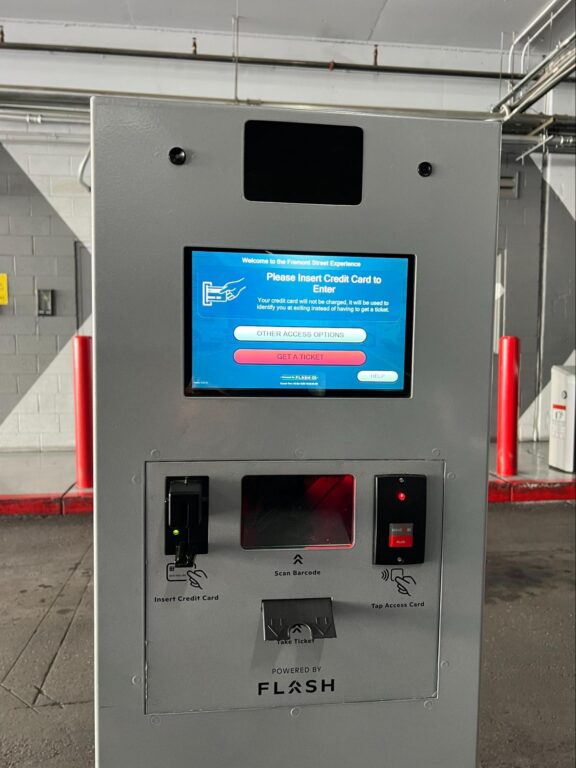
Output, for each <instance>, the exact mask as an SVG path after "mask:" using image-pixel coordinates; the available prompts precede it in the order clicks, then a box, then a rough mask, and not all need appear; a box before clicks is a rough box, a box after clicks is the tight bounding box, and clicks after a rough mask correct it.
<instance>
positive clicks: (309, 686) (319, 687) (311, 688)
mask: <svg viewBox="0 0 576 768" xmlns="http://www.w3.org/2000/svg"><path fill="white" fill-rule="evenodd" d="M335 690H336V681H335V680H334V678H331V679H330V680H327V679H325V678H323V679H322V680H303V681H300V680H292V681H291V682H290V683H289V684H288V686H287V687H285V686H283V685H281V684H280V683H279V682H278V681H274V682H273V683H270V682H267V681H265V682H263V683H258V696H262V695H263V694H265V693H270V694H271V695H272V696H285V695H287V694H291V693H328V692H330V693H334V691H335Z"/></svg>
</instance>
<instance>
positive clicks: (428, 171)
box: [418, 162, 432, 178]
mask: <svg viewBox="0 0 576 768" xmlns="http://www.w3.org/2000/svg"><path fill="white" fill-rule="evenodd" d="M418 173H419V174H420V176H423V177H424V178H427V177H428V176H432V163H428V162H423V163H420V165H419V166H418Z"/></svg>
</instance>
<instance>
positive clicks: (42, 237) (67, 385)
mask: <svg viewBox="0 0 576 768" xmlns="http://www.w3.org/2000/svg"><path fill="white" fill-rule="evenodd" d="M57 128H58V133H55V134H53V135H52V136H51V135H45V136H40V135H39V133H40V131H39V129H37V128H35V127H34V126H25V130H23V129H22V128H21V127H20V128H18V127H17V126H15V125H14V124H13V123H11V124H9V125H6V124H2V123H1V122H0V192H1V193H2V194H0V272H4V273H7V274H8V290H9V304H8V306H2V307H0V451H2V450H38V449H40V450H54V449H63V448H73V447H74V421H73V400H72V359H71V344H70V339H71V337H72V335H73V334H74V333H75V332H76V329H77V317H76V285H75V259H74V249H75V242H82V243H84V244H87V245H90V237H91V221H90V195H89V194H88V192H87V190H86V189H84V187H82V186H81V185H80V184H79V183H78V181H77V179H76V173H77V168H78V164H79V162H80V160H81V159H82V156H83V155H84V154H85V152H86V150H87V148H88V145H89V131H88V127H87V126H79V127H76V128H75V134H76V135H75V136H74V137H72V135H71V133H70V127H69V126H58V127H57ZM78 128H80V130H78ZM42 132H44V129H42ZM56 136H58V138H56ZM38 288H52V289H53V290H54V291H55V308H56V314H55V315H54V316H53V317H37V315H36V290H37V289H38Z"/></svg>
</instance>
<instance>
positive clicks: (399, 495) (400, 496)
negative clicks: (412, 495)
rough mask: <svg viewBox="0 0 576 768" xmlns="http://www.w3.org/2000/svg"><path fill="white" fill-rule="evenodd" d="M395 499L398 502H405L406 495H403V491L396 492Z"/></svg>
mask: <svg viewBox="0 0 576 768" xmlns="http://www.w3.org/2000/svg"><path fill="white" fill-rule="evenodd" d="M396 498H397V499H398V501H406V494H405V493H404V491H398V493H397V494H396Z"/></svg>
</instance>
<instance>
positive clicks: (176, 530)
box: [172, 528, 180, 536]
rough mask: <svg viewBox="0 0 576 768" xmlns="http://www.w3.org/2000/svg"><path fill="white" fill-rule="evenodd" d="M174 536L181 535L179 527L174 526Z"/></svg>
mask: <svg viewBox="0 0 576 768" xmlns="http://www.w3.org/2000/svg"><path fill="white" fill-rule="evenodd" d="M172 536H180V531H179V530H178V528H174V530H173V531H172Z"/></svg>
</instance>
